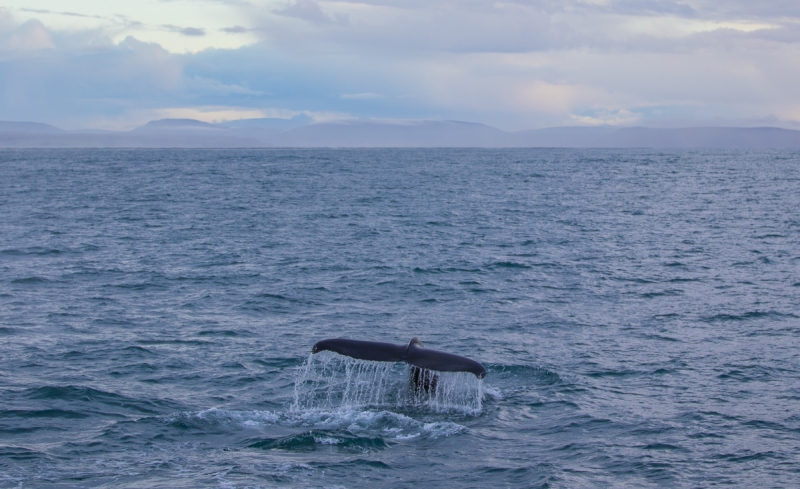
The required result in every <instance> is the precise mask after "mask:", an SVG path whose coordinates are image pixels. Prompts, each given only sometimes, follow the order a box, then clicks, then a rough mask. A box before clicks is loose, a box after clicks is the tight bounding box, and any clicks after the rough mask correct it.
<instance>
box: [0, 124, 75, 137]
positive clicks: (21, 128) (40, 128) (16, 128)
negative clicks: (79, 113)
mask: <svg viewBox="0 0 800 489" xmlns="http://www.w3.org/2000/svg"><path fill="white" fill-rule="evenodd" d="M63 132H65V131H64V130H63V129H59V128H57V127H55V126H51V125H49V124H42V123H40V122H12V121H0V133H4V134H9V133H12V134H61V133H63Z"/></svg>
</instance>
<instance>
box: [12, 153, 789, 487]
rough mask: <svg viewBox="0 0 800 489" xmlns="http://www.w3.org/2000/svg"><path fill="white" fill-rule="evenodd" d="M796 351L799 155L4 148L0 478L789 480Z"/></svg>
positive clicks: (176, 481)
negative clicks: (443, 370)
mask: <svg viewBox="0 0 800 489" xmlns="http://www.w3.org/2000/svg"><path fill="white" fill-rule="evenodd" d="M414 336H419V337H420V339H421V340H422V341H423V342H424V343H425V345H426V346H427V347H430V348H435V349H439V350H444V351H448V352H452V353H457V354H459V355H463V356H467V357H470V358H473V359H475V360H478V361H480V362H482V363H483V364H484V365H485V366H486V368H487V370H488V375H487V376H486V378H485V379H483V380H482V381H478V380H477V379H476V378H475V377H473V376H471V375H469V374H461V373H450V374H442V379H441V383H442V385H443V386H446V387H447V389H442V390H441V395H438V394H437V395H430V394H428V395H416V394H414V393H413V391H411V390H410V389H409V381H408V375H409V374H408V367H407V366H405V365H403V364H393V363H373V362H364V361H357V360H352V359H347V358H345V357H340V356H338V355H336V354H333V353H329V352H324V353H320V354H318V355H313V356H312V355H311V347H312V345H313V344H314V343H315V342H317V341H319V340H321V339H325V338H330V337H349V338H355V339H365V340H375V341H386V342H393V343H397V344H401V343H407V342H408V341H409V340H410V339H411V338H412V337H414ZM798 338H800V152H797V151H653V150H548V149H533V150H445V149H442V150H390V149H385V150H219V151H216V150H51V151H43V150H20V151H0V487H3V488H16V487H59V488H61V487H63V488H67V487H124V488H181V487H185V488H200V487H220V488H255V487H298V488H300V487H303V488H304V487H319V488H323V487H326V488H339V487H344V488H373V487H387V488H389V487H391V488H422V487H424V488H437V487H440V488H445V487H447V488H449V487H470V488H485V487H492V488H504V487H559V488H562V487H563V488H582V487H586V488H594V487H711V486H735V487H759V488H768V487H797V485H798V480H800V341H798Z"/></svg>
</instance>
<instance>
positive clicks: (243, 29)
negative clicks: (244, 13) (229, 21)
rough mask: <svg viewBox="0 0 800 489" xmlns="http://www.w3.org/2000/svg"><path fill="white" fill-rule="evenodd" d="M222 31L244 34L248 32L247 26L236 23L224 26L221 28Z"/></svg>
mask: <svg viewBox="0 0 800 489" xmlns="http://www.w3.org/2000/svg"><path fill="white" fill-rule="evenodd" d="M220 31H222V32H226V33H228V34H243V33H245V32H247V28H246V27H242V26H240V25H235V26H233V27H223V28H222V29H220Z"/></svg>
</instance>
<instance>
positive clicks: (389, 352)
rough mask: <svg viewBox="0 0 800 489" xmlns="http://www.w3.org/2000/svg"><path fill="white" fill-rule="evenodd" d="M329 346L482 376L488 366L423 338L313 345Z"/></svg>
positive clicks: (336, 340)
mask: <svg viewBox="0 0 800 489" xmlns="http://www.w3.org/2000/svg"><path fill="white" fill-rule="evenodd" d="M325 350H328V351H332V352H336V353H338V354H340V355H346V356H348V357H352V358H357V359H359V360H372V361H377V362H406V363H408V364H409V365H413V366H415V367H419V368H423V369H426V370H434V371H437V372H469V373H471V374H474V375H475V377H477V378H479V379H482V378H484V377H485V376H486V369H485V368H483V365H481V364H480V363H478V362H476V361H475V360H471V359H469V358H466V357H462V356H460V355H455V354H453V353H446V352H443V351H438V350H431V349H428V348H425V347H424V346H423V345H422V342H421V341H420V340H419V338H414V339H412V340H411V341H410V342H409V343H408V345H395V344H393V343H381V342H378V341H362V340H349V339H346V338H331V339H328V340H322V341H320V342H318V343H317V344H315V345H314V346H313V347H312V348H311V353H319V352H321V351H325Z"/></svg>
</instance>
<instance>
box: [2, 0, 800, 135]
mask: <svg viewBox="0 0 800 489" xmlns="http://www.w3.org/2000/svg"><path fill="white" fill-rule="evenodd" d="M798 87H800V1H798V0H761V1H758V2H756V1H752V0H685V1H673V0H532V1H523V0H519V1H515V0H509V1H483V0H458V1H456V0H359V1H349V0H339V1H323V0H277V1H267V0H263V1H262V0H137V1H136V2H131V1H130V0H127V1H117V0H70V1H64V0H0V120H12V121H14V120H16V121H36V122H44V123H49V124H54V125H56V126H59V127H62V128H65V129H83V128H95V129H113V130H125V129H131V128H134V127H136V126H138V125H141V124H143V123H145V122H147V121H150V120H154V119H161V118H167V117H172V118H194V119H199V120H203V121H206V122H215V121H216V122H222V121H226V120H235V119H245V118H260V117H278V118H290V117H293V116H295V115H299V114H305V115H307V116H310V117H311V118H313V120H315V121H328V120H338V119H378V120H386V119H403V120H420V119H428V120H462V121H470V122H479V123H484V124H489V125H492V126H495V127H499V128H501V129H505V130H523V129H536V128H541V127H552V126H579V125H580V126H591V125H615V126H649V127H687V126H777V127H786V128H796V129H800V89H798Z"/></svg>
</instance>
